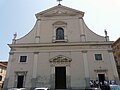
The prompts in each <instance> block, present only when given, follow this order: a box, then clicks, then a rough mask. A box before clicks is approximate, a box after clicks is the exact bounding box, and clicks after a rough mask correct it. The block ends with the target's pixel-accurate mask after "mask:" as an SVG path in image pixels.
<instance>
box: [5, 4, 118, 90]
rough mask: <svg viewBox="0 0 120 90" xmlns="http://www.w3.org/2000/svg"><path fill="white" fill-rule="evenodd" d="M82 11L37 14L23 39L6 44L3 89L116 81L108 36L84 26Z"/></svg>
mask: <svg viewBox="0 0 120 90" xmlns="http://www.w3.org/2000/svg"><path fill="white" fill-rule="evenodd" d="M83 17H84V12H82V11H78V10H75V9H72V8H69V7H66V6H63V5H60V4H59V5H57V6H55V7H52V8H50V9H47V10H45V11H42V12H40V13H37V14H36V18H37V20H36V24H35V26H34V27H33V29H32V30H31V31H30V32H29V33H28V34H27V35H25V36H24V37H22V38H20V39H16V34H15V35H14V39H13V42H12V44H9V47H10V48H11V50H10V55H9V63H8V68H7V75H6V80H5V85H4V89H5V90H6V89H7V88H13V87H18V88H19V87H25V88H28V90H29V89H31V90H33V89H34V88H35V87H49V88H50V89H51V90H55V89H66V90H72V89H73V90H75V89H81V88H85V87H89V86H90V84H89V82H90V80H99V81H101V82H103V81H104V80H115V81H116V82H118V73H117V69H116V66H115V61H114V57H113V50H112V48H111V44H112V43H113V42H111V41H109V38H108V36H105V37H104V36H99V35H97V34H95V33H94V32H93V31H91V30H90V29H89V28H88V27H87V26H86V24H85V22H84V20H83Z"/></svg>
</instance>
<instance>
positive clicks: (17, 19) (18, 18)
mask: <svg viewBox="0 0 120 90" xmlns="http://www.w3.org/2000/svg"><path fill="white" fill-rule="evenodd" d="M61 4H62V5H63V6H67V7H70V8H73V9H76V10H80V11H83V12H85V15H84V18H83V19H84V21H85V23H86V25H87V26H88V27H89V28H90V29H91V30H92V31H93V32H95V33H97V34H99V35H101V36H104V35H105V34H104V30H105V29H106V30H107V32H108V36H109V37H110V41H116V40H117V39H118V38H119V37H120V0H62V2H61ZM56 5H58V2H57V0H0V60H2V61H7V60H8V58H9V51H10V48H9V46H8V45H7V44H11V43H12V39H13V34H14V33H17V39H19V38H21V37H23V36H24V35H26V34H27V33H28V32H30V31H31V30H32V28H33V26H34V25H35V22H36V17H35V14H36V13H38V12H41V11H44V10H46V9H49V8H51V7H54V6H56Z"/></svg>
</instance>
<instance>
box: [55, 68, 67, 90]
mask: <svg viewBox="0 0 120 90" xmlns="http://www.w3.org/2000/svg"><path fill="white" fill-rule="evenodd" d="M55 89H66V67H55Z"/></svg>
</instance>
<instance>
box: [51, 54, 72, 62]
mask: <svg viewBox="0 0 120 90" xmlns="http://www.w3.org/2000/svg"><path fill="white" fill-rule="evenodd" d="M49 61H50V62H71V61H72V59H71V58H69V57H66V56H63V55H58V56H56V57H54V58H52V59H50V60H49Z"/></svg>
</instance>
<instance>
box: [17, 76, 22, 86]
mask: <svg viewBox="0 0 120 90" xmlns="http://www.w3.org/2000/svg"><path fill="white" fill-rule="evenodd" d="M23 80H24V75H19V76H18V79H17V88H23Z"/></svg>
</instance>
